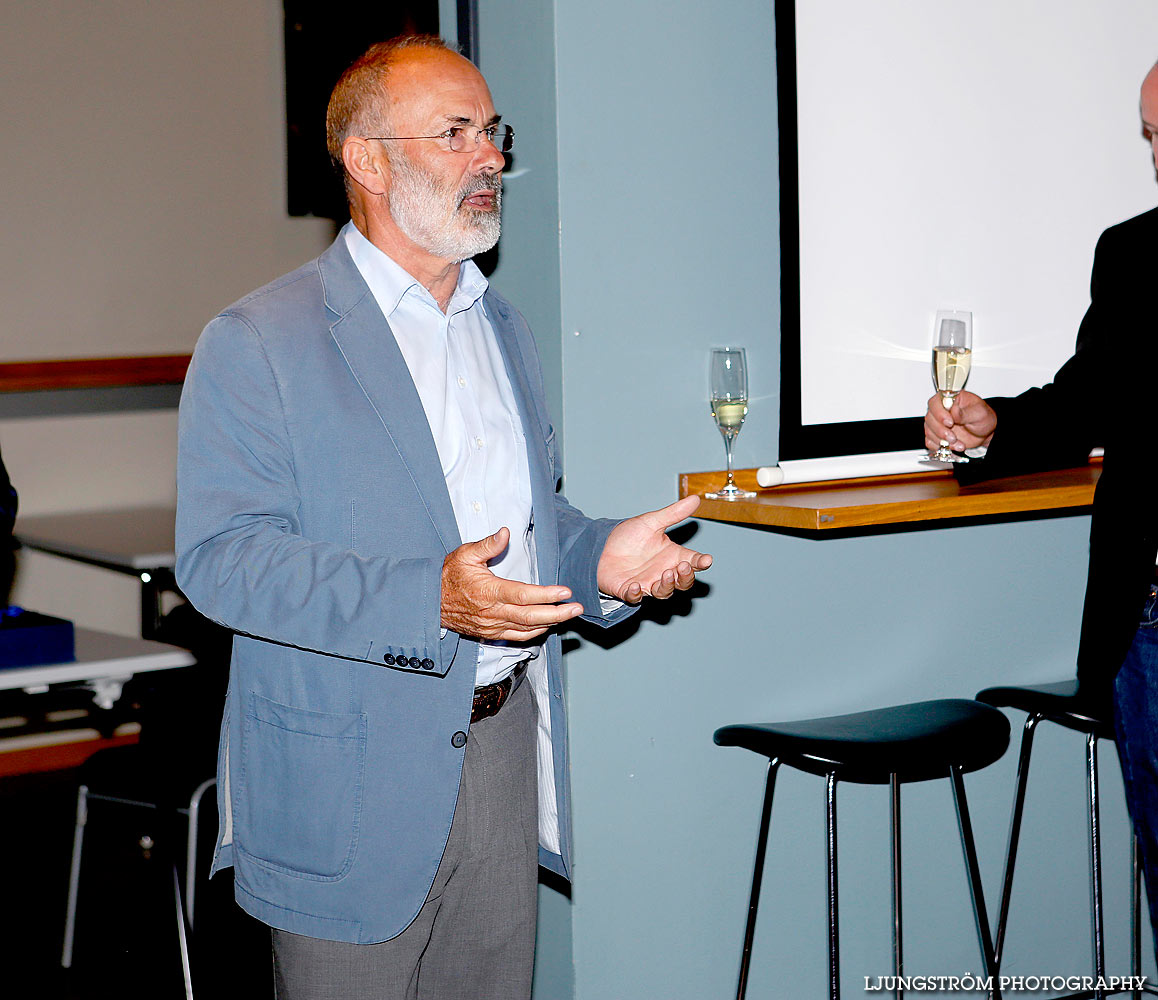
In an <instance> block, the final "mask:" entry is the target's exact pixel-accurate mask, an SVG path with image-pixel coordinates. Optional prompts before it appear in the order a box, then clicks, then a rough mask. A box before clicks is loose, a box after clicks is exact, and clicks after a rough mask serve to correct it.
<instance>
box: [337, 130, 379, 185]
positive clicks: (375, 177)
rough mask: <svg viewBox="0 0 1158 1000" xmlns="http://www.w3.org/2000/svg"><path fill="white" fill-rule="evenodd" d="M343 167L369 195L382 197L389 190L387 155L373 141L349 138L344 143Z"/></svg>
mask: <svg viewBox="0 0 1158 1000" xmlns="http://www.w3.org/2000/svg"><path fill="white" fill-rule="evenodd" d="M342 165H343V166H344V167H345V168H346V173H348V174H349V175H350V176H351V177H352V178H353V179H354V180H355V181H356V182H357V183H358V185H359V186H361V187H363V188H365V189H366V191H367V192H368V193H370V194H377V195H381V194H385V193H386V192H387V190H389V188H390V165H389V163H387V161H386V155H385V154H384V153H383V152H382V151H381V149H380V148H378V147H376V146H375V145H374V144H373V142H372V141H371V140H367V139H363V138H361V137H360V136H354V135H352V136H349V137H348V138H347V139H346V141H345V142H343V143H342Z"/></svg>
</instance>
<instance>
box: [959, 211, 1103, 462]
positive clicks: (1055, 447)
mask: <svg viewBox="0 0 1158 1000" xmlns="http://www.w3.org/2000/svg"><path fill="white" fill-rule="evenodd" d="M1111 233H1112V230H1111V231H1107V232H1106V233H1103V234H1102V236H1101V238H1100V239H1099V240H1098V245H1097V248H1096V250H1095V251H1094V267H1093V272H1092V275H1091V277H1090V305H1089V308H1088V309H1087V310H1086V314H1085V316H1084V317H1083V318H1082V322H1081V326H1080V327H1079V328H1078V337H1077V345H1076V349H1075V351H1074V354H1073V356H1072V357H1071V358H1070V359H1069V360H1068V361H1067V362H1066V363H1065V364H1064V365H1062V367H1061V368H1060V369H1059V370H1058V372H1057V374H1056V375H1054V377H1053V381H1051V382H1049V383H1048V384H1046V385H1043V386H1040V387H1037V388H1032V389H1027V390H1026V391H1025V392H1023V393H1021V395H1019V396H1012V397H996V398H993V399H989V400H987V402H988V403H989V405H990V406H992V407H993V410H994V412H995V413H996V414H997V429H996V430H995V432H994V434H993V440H992V441H991V442H990V445H989V448H988V450H987V452H986V455H985V458H983V459H980V460H973V461H971V462H969V463H968V464H967V465H966V464H962V465H959V466H957V469H956V470H955V471H957V476H958V479H960V480H961V482H963V483H966V484H968V483H972V482H980V481H981V480H984V479H991V478H994V477H996V476H1010V475H1019V474H1024V473H1029V472H1038V471H1041V470H1044V469H1061V468H1067V467H1070V466H1075V465H1084V464H1085V463H1086V460H1087V458H1088V457H1089V454H1090V450H1091V449H1092V448H1096V447H1099V446H1101V445H1102V444H1103V443H1104V437H1103V435H1104V428H1105V419H1106V414H1107V412H1108V411H1109V407H1108V406H1107V403H1108V400H1107V399H1106V398H1105V393H1106V391H1107V389H1108V387H1109V384H1110V382H1109V379H1108V378H1107V377H1106V361H1107V358H1108V357H1109V356H1111V355H1112V353H1113V348H1114V341H1115V339H1116V336H1117V334H1118V333H1119V332H1120V331H1119V330H1118V329H1117V328H1118V323H1117V321H1116V320H1115V316H1114V307H1113V306H1112V303H1113V302H1116V301H1118V297H1117V295H1116V294H1115V292H1114V290H1113V283H1114V282H1115V281H1116V280H1117V268H1116V267H1115V265H1114V263H1113V261H1114V257H1115V251H1114V246H1113V240H1112V237H1111Z"/></svg>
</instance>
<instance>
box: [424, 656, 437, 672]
mask: <svg viewBox="0 0 1158 1000" xmlns="http://www.w3.org/2000/svg"><path fill="white" fill-rule="evenodd" d="M422 669H423V670H433V669H434V661H433V660H432V659H431V658H430V657H429V656H428V657H427V658H426V659H425V660H423V661H422Z"/></svg>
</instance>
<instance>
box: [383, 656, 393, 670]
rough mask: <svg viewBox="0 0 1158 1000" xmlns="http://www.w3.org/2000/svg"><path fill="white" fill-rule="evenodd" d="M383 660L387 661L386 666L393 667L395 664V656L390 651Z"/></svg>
mask: <svg viewBox="0 0 1158 1000" xmlns="http://www.w3.org/2000/svg"><path fill="white" fill-rule="evenodd" d="M382 662H383V663H385V664H386V666H388V667H392V666H394V657H393V656H392V655H391V654H390V653H387V654H386V655H385V656H383V657H382Z"/></svg>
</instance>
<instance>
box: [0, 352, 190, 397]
mask: <svg viewBox="0 0 1158 1000" xmlns="http://www.w3.org/2000/svg"><path fill="white" fill-rule="evenodd" d="M189 359H190V355H188V354H159V355H151V356H139V357H126V358H69V359H66V360H63V361H11V362H5V363H2V364H0V392H37V391H40V390H45V389H105V388H113V387H118V386H136V385H179V384H180V383H181V382H183V381H184V380H185V372H186V370H187V369H188V367H189Z"/></svg>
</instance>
